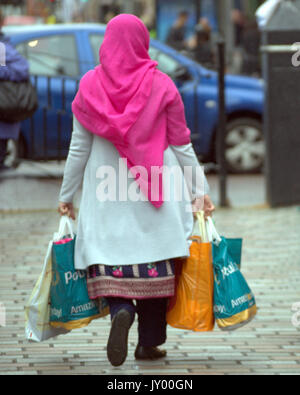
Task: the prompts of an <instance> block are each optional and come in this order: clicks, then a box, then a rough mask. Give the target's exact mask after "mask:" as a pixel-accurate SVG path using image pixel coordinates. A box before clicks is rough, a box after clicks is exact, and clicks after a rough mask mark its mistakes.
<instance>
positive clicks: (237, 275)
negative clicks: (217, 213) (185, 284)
mask: <svg viewBox="0 0 300 395" xmlns="http://www.w3.org/2000/svg"><path fill="white" fill-rule="evenodd" d="M208 223H209V225H208V229H209V230H208V233H209V234H211V235H212V237H211V240H212V255H213V270H214V315H215V320H216V323H217V325H218V326H219V328H220V329H222V330H227V331H229V330H234V329H237V328H240V327H241V326H244V325H246V324H247V323H248V322H250V321H251V320H252V319H253V318H254V317H255V315H256V313H257V308H256V302H255V297H254V295H253V293H252V291H251V289H250V287H249V285H248V284H247V281H246V280H245V278H244V276H243V275H242V273H241V271H240V269H239V263H240V256H241V254H240V253H239V251H240V248H241V244H240V243H236V245H235V247H236V249H235V250H234V249H233V247H234V246H233V245H232V243H230V242H228V240H227V239H226V238H225V237H220V236H219V235H218V233H217V232H216V230H215V228H214V225H213V222H212V220H211V218H210V219H208ZM233 250H234V253H232V251H233Z"/></svg>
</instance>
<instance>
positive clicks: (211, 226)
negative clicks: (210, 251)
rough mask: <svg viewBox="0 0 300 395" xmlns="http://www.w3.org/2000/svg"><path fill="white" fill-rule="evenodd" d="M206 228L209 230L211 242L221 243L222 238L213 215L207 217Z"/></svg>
mask: <svg viewBox="0 0 300 395" xmlns="http://www.w3.org/2000/svg"><path fill="white" fill-rule="evenodd" d="M206 230H207V235H208V240H209V242H211V243H214V244H216V245H219V244H220V243H221V241H222V239H221V236H220V235H219V233H218V232H217V230H216V227H215V224H214V222H213V220H212V218H211V217H207V218H206Z"/></svg>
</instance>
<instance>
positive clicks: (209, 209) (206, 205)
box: [192, 195, 215, 218]
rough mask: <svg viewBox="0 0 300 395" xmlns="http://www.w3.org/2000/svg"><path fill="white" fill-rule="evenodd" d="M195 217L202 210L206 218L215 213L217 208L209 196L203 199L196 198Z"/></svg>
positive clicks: (194, 204)
mask: <svg viewBox="0 0 300 395" xmlns="http://www.w3.org/2000/svg"><path fill="white" fill-rule="evenodd" d="M192 207H193V213H194V215H195V214H196V213H197V212H199V211H200V210H203V211H204V217H205V218H207V217H211V215H212V213H213V212H214V211H215V206H214V204H213V202H212V201H211V199H210V196H209V195H204V197H202V198H196V199H195V200H194V202H193V204H192Z"/></svg>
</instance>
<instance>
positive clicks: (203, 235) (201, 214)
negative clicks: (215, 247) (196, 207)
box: [196, 210, 209, 243]
mask: <svg viewBox="0 0 300 395" xmlns="http://www.w3.org/2000/svg"><path fill="white" fill-rule="evenodd" d="M196 218H197V220H198V225H199V233H200V236H201V239H202V240H201V241H202V243H209V238H208V234H207V228H206V225H205V219H204V211H202V210H200V211H198V212H197V213H196Z"/></svg>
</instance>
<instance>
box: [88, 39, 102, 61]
mask: <svg viewBox="0 0 300 395" xmlns="http://www.w3.org/2000/svg"><path fill="white" fill-rule="evenodd" d="M103 39H104V35H103V34H99V33H92V34H90V43H91V47H92V51H93V56H94V61H95V63H96V64H98V63H99V49H100V46H101V44H102V42H103Z"/></svg>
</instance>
